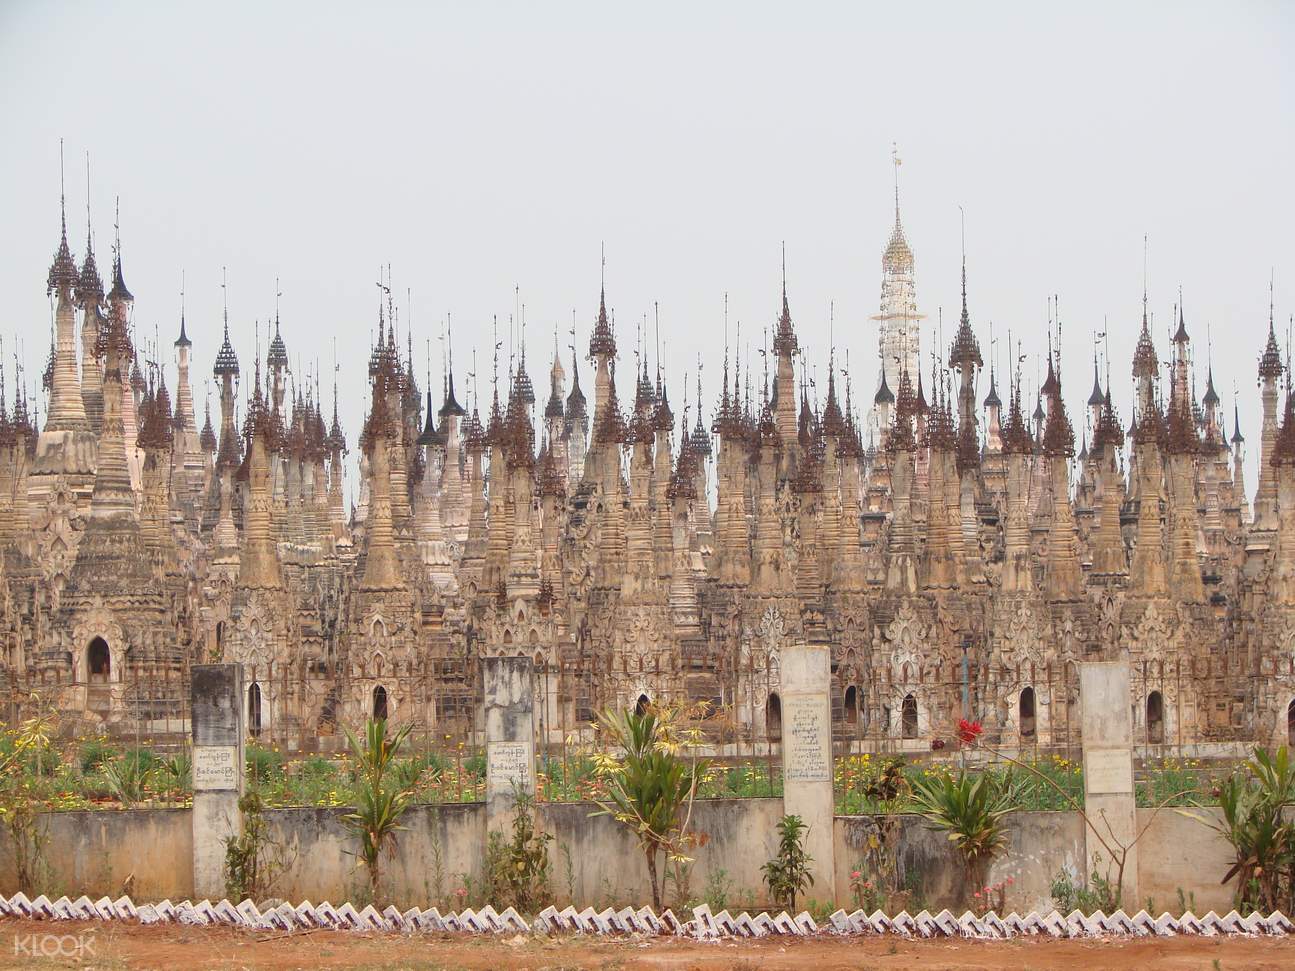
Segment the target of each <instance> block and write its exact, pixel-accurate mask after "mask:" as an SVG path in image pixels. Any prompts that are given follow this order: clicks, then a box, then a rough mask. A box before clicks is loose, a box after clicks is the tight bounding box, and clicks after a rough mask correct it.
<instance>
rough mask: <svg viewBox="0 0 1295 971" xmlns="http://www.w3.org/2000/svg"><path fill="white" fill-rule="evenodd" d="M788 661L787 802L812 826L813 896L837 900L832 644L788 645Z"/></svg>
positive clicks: (786, 808)
mask: <svg viewBox="0 0 1295 971" xmlns="http://www.w3.org/2000/svg"><path fill="white" fill-rule="evenodd" d="M780 661H781V665H782V684H781V687H782V698H781V702H782V780H783V782H782V806H783V812H784V813H786V814H787V815H794V816H799V817H800V818H801V820H803V821H804V823H805V824H806V825H807V826H808V827H809V830H808V832H807V833H806V834H805V838H804V846H805V850H806V852H808V853H809V855H810V856H811V857H813V860H814V862H813V865H812V866H811V872H812V873H813V875H814V886H813V888H812V889H810V890H809V891H808V896H812V897H815V898H817V899H819V900H829V901H831V900H835V899H836V887H835V880H836V877H835V874H836V866H835V864H834V858H833V839H832V815H833V802H832V708H831V701H830V699H829V695H828V690H829V686H830V684H831V669H830V661H829V648H828V646H827V645H826V644H813V645H797V646H788V647H784V648H783V650H782V655H781V658H780Z"/></svg>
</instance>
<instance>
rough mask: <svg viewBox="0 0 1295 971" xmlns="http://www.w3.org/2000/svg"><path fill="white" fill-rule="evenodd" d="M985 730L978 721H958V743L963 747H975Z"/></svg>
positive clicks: (962, 719)
mask: <svg viewBox="0 0 1295 971" xmlns="http://www.w3.org/2000/svg"><path fill="white" fill-rule="evenodd" d="M984 731H985V729H984V727H983V726H982V725H981V724H980V722H978V721H967V719H965V718H961V719H959V720H958V741H959V742H961V743H962V744H963V745H975V744H976V739H978V738H979V737H980V736H981V735H982V734H983V733H984Z"/></svg>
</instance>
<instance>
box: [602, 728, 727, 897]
mask: <svg viewBox="0 0 1295 971" xmlns="http://www.w3.org/2000/svg"><path fill="white" fill-rule="evenodd" d="M686 715H687V711H686V710H685V709H682V708H678V707H672V708H662V709H658V708H656V707H652V706H649V707H648V708H647V709H646V710H644V711H643V712H641V713H640V712H635V711H629V710H625V711H621V712H615V713H614V712H609V711H608V712H603V713H601V714H600V715H599V716H598V720H599V724H600V725H601V727H602V728H603V730H604V731H606V732H607V733H608V734H609V735H610V736H611V739H612V741H613V743H614V744H615V745H617V746H618V747H619V748H621V749H623V750H624V756H623V758H621V759H620V760H616V759H614V758H612V757H611V756H600V758H602V759H603V761H602V762H601V763H600V764H599V775H600V777H601V778H602V779H603V780H604V781H605V782H606V784H607V800H606V801H605V802H601V801H600V802H599V803H598V806H599V812H598V813H594V814H593V815H600V814H605V815H609V816H611V817H613V818H614V819H616V820H617V821H618V822H620V823H622V824H623V825H625V826H628V827H629V828H630V829H631V830H633V831H634V835H635V836H636V837H637V838H638V841H639V848H640V849H642V851H643V855H644V857H645V858H646V860H647V868H648V878H649V879H650V881H651V883H652V906H653V907H654V908H656V909H657V910H660V909H661V884H660V880H659V879H658V876H657V860H658V858H659V857H660V855H661V853H663V852H664V853H665V854H666V857H667V862H673V863H675V864H676V867H678V865H680V864H684V863H687V862H689V860H688V857H687V856H686V855H685V852H684V851H685V850H686V849H688V848H690V847H691V846H692V845H693V844H694V843H695V842H697V841H698V840H699V837H698V836H697V835H696V834H692V833H690V832H689V823H690V821H691V818H692V803H693V800H694V799H695V798H696V795H697V787H698V785H699V783H700V780H701V779H702V778H703V777H704V776H705V774H706V771H707V767H708V763H707V762H706V760H704V759H699V758H697V757H696V756H695V755H694V756H693V757H692V758H688V757H686V756H685V755H684V754H682V753H683V751H684V749H685V748H691V749H692V751H693V752H695V751H696V745H697V742H698V740H699V736H698V734H697V733H696V732H695V731H682V732H681V731H679V729H678V727H677V723H678V722H679V721H682V720H683V719H684V718H685V717H686Z"/></svg>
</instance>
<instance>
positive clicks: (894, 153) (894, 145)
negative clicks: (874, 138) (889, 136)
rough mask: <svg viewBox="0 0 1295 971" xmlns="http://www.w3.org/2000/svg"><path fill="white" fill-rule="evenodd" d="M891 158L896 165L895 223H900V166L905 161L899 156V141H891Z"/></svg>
mask: <svg viewBox="0 0 1295 971" xmlns="http://www.w3.org/2000/svg"><path fill="white" fill-rule="evenodd" d="M890 158H891V162H892V163H893V164H894V166H895V225H896V226H898V225H899V167H900V166H901V165H903V164H904V163H903V161H902V160H901V159H900V157H899V143H898V142H891V143H890Z"/></svg>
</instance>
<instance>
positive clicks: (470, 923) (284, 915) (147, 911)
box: [0, 892, 1295, 940]
mask: <svg viewBox="0 0 1295 971" xmlns="http://www.w3.org/2000/svg"><path fill="white" fill-rule="evenodd" d="M692 914H693V916H692V919H691V920H686V921H681V920H680V919H679V918H678V917H676V916H675V915H674V913H673V912H672V911H670V910H666V911H663V912H662V913H661V914H659V915H658V914H656V913H655V912H654V911H653V910H652V908H651V907H643V908H640V909H639V910H635V909H634V908H633V907H625V908H623V909H622V910H613V909H612V908H610V907H608V908H607V909H605V910H602V911H597V910H594V909H593V908H592V907H586V908H585V909H584V910H580V911H577V910H576V909H575V908H574V907H566V908H565V909H563V910H558V909H557V908H556V907H546V908H545V909H544V910H542V911H540V913H539V914H538V915H536V917H535V919H534V920H533V921H527V920H526V918H524V917H522V916H521V915H520V914H519V913H517V911H515V910H514V909H513V908H512V907H509V908H507V909H506V910H503V911H496V910H495V909H494V908H493V907H490V906H489V905H487V906H485V907H482V908H481V909H480V910H476V911H474V910H472V909H471V908H468V909H465V910H461V911H459V912H458V913H446V914H442V913H441V912H440V911H439V910H437V909H436V908H435V907H431V908H429V909H427V910H419V909H418V908H417V907H413V908H410V909H409V910H406V911H403V912H401V911H400V910H397V909H396V908H395V907H387V908H386V909H385V910H383V911H381V912H379V911H378V910H376V909H375V908H374V907H373V906H372V905H369V906H366V907H365V908H364V909H363V910H356V909H355V908H354V907H353V906H352V905H351V904H349V903H344V904H342V905H340V906H338V907H334V906H333V905H332V904H330V903H328V902H327V901H325V902H324V903H322V904H312V903H311V902H310V901H308V900H306V901H303V902H301V903H300V904H298V905H297V906H295V907H294V906H292V905H291V904H287V903H280V904H269V903H264V904H262V905H261V906H260V907H257V905H256V904H254V903H253V902H252V901H251V900H244V901H243V902H241V903H239V904H237V905H235V904H232V903H230V902H229V901H228V900H221V901H219V902H218V903H215V904H213V903H212V902H211V901H209V900H200V901H198V902H197V903H192V902H190V901H188V900H182V901H180V903H178V904H173V903H171V901H169V900H163V901H161V902H160V903H155V904H140V905H138V906H137V905H136V904H135V903H134V902H133V901H132V900H131V899H130V898H129V897H119V898H117V899H116V900H109V899H108V898H107V897H102V898H100V899H99V900H91V899H90V898H89V897H84V896H83V897H79V898H77V899H76V900H69V899H68V898H67V897H59V898H58V899H57V900H53V901H51V900H50V899H49V898H48V897H46V896H45V895H44V894H41V895H40V896H38V897H36V898H34V899H28V898H27V896H26V895H25V894H23V893H21V892H19V893H15V894H14V895H13V896H11V897H4V896H0V916H6V917H27V918H34V919H36V920H103V921H112V920H120V921H137V922H138V923H140V924H166V923H176V924H191V925H225V926H229V927H243V928H248V929H255V930H281V931H295V930H313V929H316V928H331V929H334V930H357V931H385V932H417V931H422V932H437V933H446V932H448V933H467V934H504V933H530V932H535V933H539V934H557V933H574V934H637V935H649V936H655V935H672V936H676V937H693V938H697V939H702V940H706V939H718V938H743V937H768V936H787V937H808V936H812V935H816V934H818V935H824V936H829V935H838V936H839V935H856V936H857V935H867V934H894V935H897V936H900V937H910V938H933V937H966V938H976V939H980V940H1001V939H1006V938H1010V937H1054V938H1059V937H1173V936H1175V935H1178V934H1189V935H1199V936H1203V937H1213V936H1216V935H1220V934H1245V935H1269V936H1284V935H1288V934H1292V933H1295V925H1292V923H1291V921H1290V920H1288V919H1287V917H1286V915H1285V914H1283V913H1282V912H1281V911H1273V912H1272V913H1271V914H1269V915H1268V916H1267V917H1264V916H1263V915H1262V914H1259V913H1253V914H1251V915H1250V916H1249V917H1242V916H1241V915H1240V914H1238V913H1237V912H1236V911H1235V910H1232V911H1229V912H1228V913H1226V914H1224V915H1223V916H1222V917H1220V916H1219V915H1218V914H1216V913H1215V912H1214V911H1212V910H1211V911H1210V912H1209V913H1207V914H1206V915H1205V916H1203V917H1197V916H1196V915H1195V914H1193V913H1191V912H1190V911H1188V912H1187V913H1185V914H1183V915H1182V916H1181V917H1171V916H1170V915H1169V914H1167V913H1165V914H1161V915H1160V916H1159V917H1152V916H1151V915H1150V914H1148V913H1147V912H1146V911H1145V910H1140V911H1138V912H1137V913H1136V914H1134V915H1133V916H1129V915H1128V914H1126V913H1124V911H1122V910H1117V911H1115V913H1113V914H1109V915H1107V914H1104V913H1102V912H1101V911H1100V910H1098V911H1095V912H1093V913H1091V914H1087V915H1085V914H1083V913H1081V912H1080V911H1078V910H1075V911H1071V912H1070V913H1069V914H1065V915H1063V914H1061V913H1060V912H1059V911H1055V910H1053V911H1049V912H1048V913H1046V914H1039V913H1037V912H1036V911H1030V912H1029V913H1028V914H1025V915H1024V916H1022V915H1019V914H1015V913H1011V914H1008V915H1007V916H1006V917H999V916H998V915H997V914H995V913H994V912H993V911H990V912H989V913H987V914H985V915H983V916H981V917H977V916H976V915H975V914H973V913H971V911H967V912H966V913H964V914H963V915H962V916H961V917H955V916H954V915H953V913H952V912H951V911H948V910H942V911H940V912H939V913H938V914H931V913H929V912H928V911H925V910H923V911H922V912H921V913H918V914H909V913H908V912H907V911H901V912H900V913H898V914H895V915H894V916H893V917H891V916H887V915H886V914H884V913H882V912H881V911H880V910H878V911H876V912H875V913H872V914H866V913H864V912H863V911H862V910H856V911H855V912H854V913H852V914H847V913H846V912H845V911H844V910H838V911H837V912H836V913H834V914H832V916H831V917H830V918H828V922H827V923H826V924H824V925H823V926H822V927H820V926H819V925H818V924H816V923H815V922H814V919H813V918H812V917H810V915H809V914H808V913H807V912H804V911H802V912H801V913H799V914H797V915H796V916H795V917H793V916H791V915H790V914H788V913H787V912H786V911H783V912H781V913H779V914H777V915H771V914H768V913H764V912H761V913H758V914H755V915H754V916H753V915H751V914H748V913H745V912H743V913H741V914H738V915H737V916H736V917H734V916H733V915H731V914H730V913H729V912H728V911H727V910H721V911H720V912H719V913H717V914H715V913H711V910H710V908H709V907H707V906H705V905H702V906H700V907H695V908H693V912H692Z"/></svg>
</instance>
